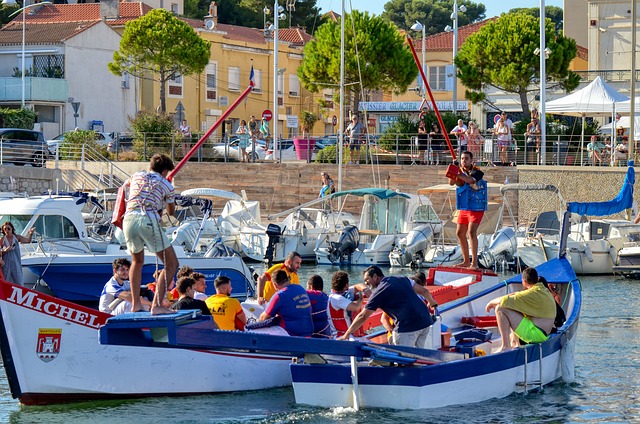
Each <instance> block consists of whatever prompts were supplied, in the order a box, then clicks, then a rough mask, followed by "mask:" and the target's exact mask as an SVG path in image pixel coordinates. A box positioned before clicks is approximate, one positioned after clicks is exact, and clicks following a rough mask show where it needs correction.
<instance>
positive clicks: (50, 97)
mask: <svg viewBox="0 0 640 424" xmlns="http://www.w3.org/2000/svg"><path fill="white" fill-rule="evenodd" d="M24 84H25V87H24V98H25V101H42V102H66V101H67V99H68V98H69V88H68V85H69V83H68V81H67V80H66V79H59V78H39V77H25V79H24ZM20 100H22V79H21V78H15V77H0V102H7V101H18V102H19V101H20Z"/></svg>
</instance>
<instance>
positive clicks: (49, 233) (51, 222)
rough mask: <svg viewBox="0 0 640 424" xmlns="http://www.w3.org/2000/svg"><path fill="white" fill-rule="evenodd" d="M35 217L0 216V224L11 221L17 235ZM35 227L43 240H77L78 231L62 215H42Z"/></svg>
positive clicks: (37, 219)
mask: <svg viewBox="0 0 640 424" xmlns="http://www.w3.org/2000/svg"><path fill="white" fill-rule="evenodd" d="M32 219H33V215H8V214H7V215H0V223H4V222H7V221H10V222H11V223H12V224H13V226H14V227H15V228H16V234H22V233H23V232H24V230H25V228H26V227H27V226H28V225H29V222H30V221H31V220H32ZM33 226H34V227H35V229H36V232H35V234H37V235H38V236H39V237H40V238H42V239H77V238H80V236H79V234H78V230H77V229H76V227H75V226H74V225H73V222H71V221H70V220H69V218H67V217H64V216H62V215H40V216H38V217H37V218H36V221H35V223H34V224H33Z"/></svg>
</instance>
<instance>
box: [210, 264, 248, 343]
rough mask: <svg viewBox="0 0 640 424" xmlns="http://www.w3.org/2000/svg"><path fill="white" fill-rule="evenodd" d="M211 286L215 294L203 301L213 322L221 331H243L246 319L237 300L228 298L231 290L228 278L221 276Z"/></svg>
mask: <svg viewBox="0 0 640 424" xmlns="http://www.w3.org/2000/svg"><path fill="white" fill-rule="evenodd" d="M213 285H214V286H215V288H216V294H214V295H211V296H209V297H208V298H207V300H205V303H206V304H207V308H209V310H210V311H211V315H212V316H213V320H214V321H215V322H216V324H218V327H219V328H220V329H221V330H240V331H244V325H245V324H246V323H247V317H246V315H245V314H244V311H243V310H242V306H241V305H240V302H239V301H238V299H235V298H233V297H230V296H229V295H230V294H231V290H232V286H231V280H230V279H229V277H225V276H224V275H221V276H219V277H218V278H216V279H215V281H214V282H213Z"/></svg>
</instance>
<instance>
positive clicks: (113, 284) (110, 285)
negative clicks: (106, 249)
mask: <svg viewBox="0 0 640 424" xmlns="http://www.w3.org/2000/svg"><path fill="white" fill-rule="evenodd" d="M130 267H131V262H130V261H129V259H127V258H118V259H116V260H114V261H113V264H112V268H113V277H111V278H110V279H109V281H107V283H106V284H105V285H104V288H103V289H102V294H101V295H100V303H99V305H98V309H99V310H100V312H104V313H107V314H111V315H120V314H124V313H127V312H131V286H130V283H129V268H130ZM141 302H142V307H143V308H145V310H149V308H150V307H151V302H149V301H148V300H147V299H146V298H143V297H141Z"/></svg>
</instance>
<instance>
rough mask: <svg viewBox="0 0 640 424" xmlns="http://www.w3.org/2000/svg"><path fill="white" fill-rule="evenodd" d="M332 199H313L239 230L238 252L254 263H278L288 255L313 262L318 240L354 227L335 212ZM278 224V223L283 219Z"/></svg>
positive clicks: (347, 215)
mask: <svg viewBox="0 0 640 424" xmlns="http://www.w3.org/2000/svg"><path fill="white" fill-rule="evenodd" d="M334 203H335V200H333V198H332V197H325V198H320V199H315V200H312V201H310V202H307V203H304V204H302V205H300V206H297V207H294V208H291V209H287V210H285V211H283V212H280V213H275V214H271V215H268V216H267V220H268V221H269V223H268V224H267V225H263V224H261V223H259V222H256V221H253V223H252V224H250V225H242V226H241V227H240V230H239V232H240V240H241V245H242V248H241V249H242V252H243V253H244V254H245V255H246V256H247V257H248V258H250V259H252V260H255V261H267V262H269V263H271V262H282V261H284V260H285V259H286V257H287V255H288V254H289V253H290V252H298V253H299V254H300V256H301V257H302V260H303V261H313V262H315V260H316V253H315V248H316V245H317V243H318V240H319V239H326V238H332V237H336V236H337V234H339V233H340V232H341V231H342V230H344V229H345V228H346V227H348V226H353V225H356V224H357V223H358V220H357V219H356V218H355V217H354V216H353V215H352V214H351V213H349V212H347V211H344V210H336V209H335V208H334V207H333V205H334ZM283 217H284V219H282V221H279V219H281V218H283Z"/></svg>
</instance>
